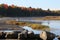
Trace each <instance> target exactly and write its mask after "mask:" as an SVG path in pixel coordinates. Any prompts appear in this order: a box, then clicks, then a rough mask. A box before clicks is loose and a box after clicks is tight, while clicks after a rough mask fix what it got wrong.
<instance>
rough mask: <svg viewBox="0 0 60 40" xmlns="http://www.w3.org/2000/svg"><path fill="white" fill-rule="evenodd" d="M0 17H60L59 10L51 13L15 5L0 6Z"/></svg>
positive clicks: (48, 10)
mask: <svg viewBox="0 0 60 40" xmlns="http://www.w3.org/2000/svg"><path fill="white" fill-rule="evenodd" d="M0 16H3V17H42V16H60V10H58V11H51V10H50V9H47V10H43V9H42V8H32V7H27V8H26V7H19V6H15V5H7V4H0Z"/></svg>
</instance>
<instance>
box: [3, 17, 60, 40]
mask: <svg viewBox="0 0 60 40" xmlns="http://www.w3.org/2000/svg"><path fill="white" fill-rule="evenodd" d="M34 18H36V17H21V18H19V21H27V22H35V23H40V22H41V23H42V25H48V26H49V27H50V28H51V30H50V32H52V33H55V34H56V35H60V20H34ZM7 19H8V20H15V19H16V18H3V20H7ZM23 28H24V29H27V30H29V31H33V32H34V33H35V34H40V33H41V30H33V29H32V28H30V27H28V26H24V27H23ZM54 40H57V39H56V38H55V39H54Z"/></svg>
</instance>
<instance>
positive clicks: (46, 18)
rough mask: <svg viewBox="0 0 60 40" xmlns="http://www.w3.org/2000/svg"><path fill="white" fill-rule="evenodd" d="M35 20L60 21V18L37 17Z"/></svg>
mask: <svg viewBox="0 0 60 40" xmlns="http://www.w3.org/2000/svg"><path fill="white" fill-rule="evenodd" d="M34 20H60V16H45V17H40V18H39V17H37V18H34Z"/></svg>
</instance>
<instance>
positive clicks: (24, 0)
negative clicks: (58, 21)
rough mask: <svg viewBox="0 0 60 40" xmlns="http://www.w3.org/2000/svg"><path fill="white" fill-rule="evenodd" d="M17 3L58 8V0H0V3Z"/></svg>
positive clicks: (59, 2) (59, 4) (26, 5)
mask: <svg viewBox="0 0 60 40" xmlns="http://www.w3.org/2000/svg"><path fill="white" fill-rule="evenodd" d="M3 3H4V4H8V5H12V4H14V5H17V6H24V7H30V6H31V7H32V8H42V9H48V8H49V9H51V10H59V9H60V0H0V4H3Z"/></svg>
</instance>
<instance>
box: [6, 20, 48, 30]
mask: <svg viewBox="0 0 60 40" xmlns="http://www.w3.org/2000/svg"><path fill="white" fill-rule="evenodd" d="M5 23H6V24H13V25H19V26H28V27H31V28H32V29H38V30H45V29H49V26H46V25H41V24H37V23H29V22H17V21H14V20H12V21H11V20H10V21H6V22H5Z"/></svg>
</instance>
